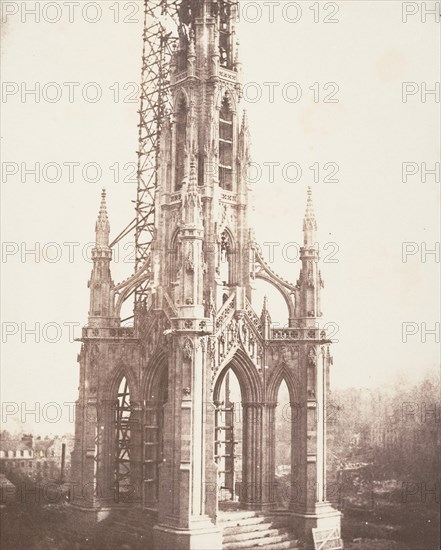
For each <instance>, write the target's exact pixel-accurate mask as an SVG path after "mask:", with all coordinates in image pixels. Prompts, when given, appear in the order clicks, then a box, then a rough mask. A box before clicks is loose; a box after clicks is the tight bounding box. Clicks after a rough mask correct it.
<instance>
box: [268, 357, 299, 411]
mask: <svg viewBox="0 0 441 550" xmlns="http://www.w3.org/2000/svg"><path fill="white" fill-rule="evenodd" d="M282 381H285V383H286V385H287V387H288V392H289V399H290V402H291V403H296V401H297V397H298V390H297V388H298V385H299V381H298V380H297V378H296V376H295V375H294V374H293V373H292V371H291V369H290V368H288V366H287V365H286V364H285V363H281V364H280V365H278V366H277V367H276V368H275V369H274V371H273V372H272V374H271V376H270V378H269V380H268V385H267V390H266V393H267V401H268V402H269V403H276V402H277V395H278V393H279V388H280V385H281V383H282Z"/></svg>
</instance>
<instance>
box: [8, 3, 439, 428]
mask: <svg viewBox="0 0 441 550" xmlns="http://www.w3.org/2000/svg"><path fill="white" fill-rule="evenodd" d="M7 3H8V2H3V4H7ZM288 3H289V2H287V1H281V2H274V3H273V4H275V5H274V22H271V20H270V14H271V10H270V9H269V8H268V7H265V6H263V4H261V3H260V4H259V5H261V6H263V7H262V17H261V19H260V21H258V22H254V23H253V22H252V21H253V20H255V19H256V17H257V15H256V14H257V12H256V5H257V3H256V2H245V0H243V1H242V4H243V5H244V4H247V6H248V7H247V8H244V7H243V8H242V12H243V13H242V16H243V17H242V22H241V24H240V25H239V38H240V44H241V61H242V63H243V69H244V78H243V81H244V83H251V84H248V85H247V87H246V94H245V98H244V101H243V103H242V105H243V107H245V108H246V109H247V111H248V117H249V121H250V126H251V135H252V156H253V161H254V162H255V163H257V164H258V165H259V166H260V170H261V176H260V178H259V179H258V181H256V183H255V186H254V187H255V215H254V223H255V229H256V237H257V240H258V242H259V243H260V244H261V245H262V247H263V251H264V253H265V254H266V255H267V256H268V253H269V245H265V244H264V243H270V242H276V243H280V246H277V247H276V248H275V255H274V263H273V267H274V268H275V270H276V271H278V272H279V273H280V274H281V275H283V276H284V277H286V278H289V279H290V280H292V281H294V282H295V281H296V279H297V277H298V272H299V269H300V266H299V263H298V262H297V263H292V262H289V261H287V260H286V258H284V257H283V255H282V253H281V251H282V249H283V247H284V246H285V245H286V244H287V243H290V242H297V243H299V242H301V239H302V233H301V228H302V217H303V212H304V208H305V201H306V187H307V185H308V184H311V185H312V187H313V194H314V203H315V210H316V216H317V221H318V225H319V235H318V237H319V241H320V242H321V245H322V247H324V246H327V248H325V249H324V250H323V253H322V257H325V256H328V260H331V259H334V260H337V261H336V263H330V262H329V261H328V262H326V263H324V264H322V266H321V271H322V275H323V278H324V279H325V283H326V287H325V289H324V291H323V294H322V300H323V306H322V310H323V313H324V316H325V320H326V321H328V322H331V323H334V324H336V325H338V334H336V336H335V338H337V339H338V343H336V344H335V345H334V346H333V354H334V366H333V371H332V378H331V383H332V385H333V386H335V387H347V386H360V387H362V386H363V387H364V386H368V387H373V386H377V385H384V384H389V383H393V382H394V381H395V380H396V379H397V378H402V379H403V378H404V379H408V380H409V381H411V382H412V381H417V380H419V379H420V378H421V376H422V375H423V374H424V373H425V372H426V370H427V369H435V368H437V366H438V365H439V343H437V342H436V341H435V336H434V335H433V334H427V337H426V342H422V337H421V335H422V331H424V327H422V323H426V328H427V329H428V330H431V329H434V328H435V322H436V321H437V320H438V319H439V284H438V280H439V255H438V258H437V261H435V260H436V259H435V256H434V255H426V256H424V250H433V249H434V248H435V246H436V245H435V243H436V242H438V247H439V240H440V238H439V201H440V194H439V182H438V183H436V182H435V177H434V176H433V175H430V174H428V175H427V181H426V182H425V183H424V182H422V181H421V175H420V174H421V171H419V172H418V173H417V174H416V175H413V176H409V178H408V181H407V183H403V182H402V163H404V162H407V163H411V162H412V163H417V164H415V165H412V167H415V166H417V167H418V169H419V170H421V169H420V164H421V163H422V162H425V163H426V167H427V169H431V168H432V169H433V167H434V164H435V162H436V161H438V162H439V156H440V128H439V105H440V104H439V95H438V99H437V102H435V98H434V96H433V95H426V96H424V94H423V99H424V101H422V99H421V90H422V89H423V90H424V89H427V90H430V89H434V86H435V82H437V81H438V82H439V80H440V73H439V67H440V59H439V52H440V35H439V26H438V25H436V24H435V23H434V18H433V16H432V17H430V16H429V15H428V16H427V21H426V22H422V21H421V14H420V13H417V14H416V15H413V16H409V17H408V21H407V23H403V22H402V3H401V2H398V1H381V2H380V1H375V2H374V1H370V2H363V1H350V0H348V1H343V2H339V3H336V6H337V7H338V8H339V10H338V13H335V14H332V13H331V12H328V13H326V12H323V8H321V10H322V11H320V12H319V13H318V14H317V11H313V10H312V9H310V8H311V7H314V6H313V3H312V2H297V6H300V7H301V8H302V12H301V16H300V12H298V11H296V8H295V6H294V7H292V8H291V11H289V10H286V9H285V16H286V17H285V20H284V18H283V13H284V12H283V9H282V8H283V6H286V5H287V4H288ZM9 4H14V3H13V2H11V3H9ZM20 4H21V3H17V4H16V5H17V6H18V9H19V13H17V14H14V15H11V16H10V17H9V18H8V21H7V23H6V25H4V26H3V29H2V34H3V36H2V80H3V90H2V92H3V94H4V92H5V91H8V92H10V93H11V95H8V96H5V95H3V100H2V101H3V103H2V104H1V108H2V161H3V166H2V168H3V174H2V198H3V201H2V206H3V209H2V241H3V243H4V244H3V255H2V262H3V263H2V271H3V281H2V282H3V285H2V288H3V293H2V321H3V325H2V329H3V353H2V400H3V401H6V402H17V403H22V402H23V403H26V404H27V407H28V409H32V408H35V407H34V404H35V403H36V402H39V403H40V407H41V408H43V407H44V406H45V405H47V404H48V403H51V402H56V403H58V404H60V407H62V410H63V417H62V419H61V420H60V421H59V422H56V423H54V424H52V425H51V424H50V423H44V422H42V423H41V424H39V425H38V426H37V427H36V428H35V430H36V431H37V432H43V433H44V432H45V431H49V432H53V433H60V432H63V431H65V430H70V431H71V430H73V424H70V423H69V422H68V415H67V411H68V407H69V406H68V405H66V406H64V405H63V403H71V402H73V401H74V400H75V399H76V397H77V386H78V364H77V363H76V355H77V353H78V351H79V347H80V344H79V343H76V342H71V341H70V340H71V338H70V336H71V334H70V332H69V326H68V324H70V323H76V325H75V326H76V329H75V333H74V336H75V337H78V336H80V328H79V327H80V325H83V324H85V322H86V320H87V311H88V289H87V280H88V277H89V274H90V270H91V263H90V262H88V261H87V260H85V259H84V257H83V256H87V250H88V243H90V242H91V241H92V240H93V238H94V224H95V219H96V216H97V213H98V206H99V198H100V197H99V195H100V190H101V188H102V187H103V186H104V187H106V188H107V191H108V209H109V217H110V222H111V230H112V235H113V236H115V235H116V234H118V233H119V232H120V230H121V229H123V228H124V227H125V226H126V225H127V224H128V223H129V222H130V221H131V220H132V218H133V216H134V210H133V203H132V200H133V199H134V198H135V191H136V184H135V183H134V181H133V177H132V178H130V175H131V170H130V169H131V167H132V166H133V163H135V162H136V153H135V152H136V149H137V123H138V115H137V109H138V104H137V101H135V102H124V101H123V98H125V97H126V98H127V97H128V96H129V97H130V96H131V97H135V98H136V97H137V93H136V90H135V93H133V91H134V87H133V85H132V84H127V83H138V82H139V79H140V60H141V48H142V40H141V32H142V21H141V19H142V17H141V10H139V11H138V12H137V13H135V8H136V7H137V6H141V3H140V2H120V13H119V19H120V22H119V23H118V22H115V21H114V19H115V17H116V16H117V15H118V14H117V12H116V8H115V3H114V2H103V1H102V2H98V3H97V4H98V5H99V7H100V8H101V17H100V20H99V21H97V22H96V23H90V22H87V21H86V20H85V16H86V17H89V18H94V17H95V12H94V11H93V10H92V9H90V11H88V12H86V14H85V16H83V14H82V11H81V9H80V8H81V7H83V6H84V5H85V4H86V3H85V2H80V4H81V6H80V8H77V10H78V11H75V13H74V21H73V22H72V23H70V22H69V12H68V9H67V7H66V6H64V7H62V8H60V10H61V11H60V12H59V13H60V14H61V16H60V21H58V22H54V23H50V22H48V21H47V20H45V19H50V18H52V19H54V18H55V17H56V13H55V11H47V12H45V11H44V6H43V5H44V4H45V2H42V3H41V5H40V8H39V9H40V22H39V23H35V21H34V19H33V16H31V15H29V14H28V15H26V14H24V13H23V12H22V11H21V6H20ZM28 4H29V2H28ZM31 4H33V2H32V3H31ZM59 4H60V5H62V4H63V3H61V2H60V3H59ZM291 4H292V5H294V4H295V3H293V2H291ZM331 4H333V3H331ZM415 5H417V4H415ZM418 6H419V4H418V5H417V7H418ZM112 7H113V8H112ZM12 9H13V8H11V11H12ZM52 9H53V8H52ZM48 10H49V8H48ZM326 15H328V16H329V17H330V18H332V19H338V20H339V22H338V23H323V17H324V16H326ZM317 16H318V17H319V19H320V21H321V22H318V23H315V22H314V17H317ZM124 17H126V18H129V19H131V20H135V21H136V20H137V22H134V23H124V22H123V18H124ZM297 17H299V20H298V21H297V22H289V21H287V20H286V18H288V19H291V21H293V20H294V19H296V18H297ZM66 82H76V83H79V85H78V86H76V85H75V86H73V85H71V90H73V94H74V98H73V102H72V103H70V102H69V87H68V86H67V85H63V83H66ZM270 82H273V83H279V84H280V85H276V84H274V85H273V90H274V97H273V98H272V97H270V85H269V84H265V83H270ZM403 82H410V83H416V84H411V85H409V86H410V88H409V89H411V87H412V86H413V87H414V88H413V90H418V93H416V94H414V95H409V96H408V99H407V102H406V103H404V102H403V101H402V83H403ZM6 83H9V84H8V86H7V87H6ZM35 83H40V84H39V86H40V90H41V93H40V94H39V99H40V101H39V102H36V101H35V98H34V97H33V96H32V95H31V94H28V95H25V97H24V101H22V100H21V94H22V93H24V92H26V91H27V90H28V91H29V90H30V89H31V88H34V87H35ZM48 83H56V85H55V86H54V85H51V86H47V84H48ZM89 83H95V84H92V85H90V84H89ZM253 83H254V84H253ZM255 83H257V85H256V84H255ZM292 83H296V86H294V85H292ZM315 83H318V84H315ZM330 83H333V84H330ZM424 83H425V84H424ZM45 85H46V87H45ZM336 86H338V91H337V92H336V94H335V95H334V96H332V97H333V98H337V99H338V103H324V102H323V98H324V97H327V96H328V94H330V93H331V92H334V91H335V90H336V89H337V87H336ZM415 86H416V88H415ZM438 86H439V84H438ZM310 87H312V88H313V89H312V90H311V89H310ZM424 87H425V88H424ZM257 88H259V89H260V90H261V97H260V98H259V99H258V100H257V101H255V97H256V90H257ZM299 88H300V89H301V90H302V96H301V99H300V100H299V101H297V102H295V103H294V102H293V101H292V98H293V97H294V95H295V90H296V89H297V90H298V89H299ZM96 89H99V90H100V91H101V93H102V97H101V99H100V100H99V101H98V102H95V103H90V102H88V101H86V100H85V99H84V98H83V93H85V94H86V95H87V93H90V95H89V96H87V97H89V98H92V99H93V97H94V91H95V90H96ZM283 89H285V93H283V92H282V90H283ZM43 90H44V92H43ZM57 90H61V97H60V98H58V99H57V98H56V93H57ZM118 91H119V92H120V97H119V98H117V97H116V94H117V92H118ZM317 91H318V92H319V96H318V98H317V97H315V96H314V93H317ZM54 94H55V95H54ZM438 94H439V91H438ZM51 98H55V100H54V102H53V103H51V102H49V101H48V99H51ZM314 98H316V99H318V101H319V102H318V103H315V102H314ZM36 162H38V163H40V182H36V181H35V177H34V176H32V175H29V174H28V175H27V176H24V175H23V174H24V171H25V169H26V168H28V169H29V168H31V167H32V166H33V165H34V164H35V163H36ZM5 163H16V165H14V164H9V165H7V168H6V167H5ZM22 163H23V164H22ZM48 163H57V164H58V165H60V166H61V167H62V171H61V175H60V179H59V181H57V182H48V181H44V180H45V178H51V177H52V178H55V179H57V176H56V172H55V171H54V168H53V167H51V165H48ZM63 163H65V164H64V166H63ZM66 163H80V166H79V167H76V168H75V174H74V178H73V181H72V182H70V181H69V170H68V165H66ZM87 163H98V164H99V165H100V166H101V169H102V176H101V178H100V179H99V181H97V182H96V183H91V182H88V181H86V180H85V178H84V177H83V175H82V170H83V168H84V166H85V165H86V164H87ZM127 163H130V164H129V165H128V166H126V164H127ZM264 163H266V164H264ZM268 163H278V165H277V166H276V167H275V168H274V181H271V179H270V172H269V168H268ZM289 163H297V164H298V165H300V166H301V168H302V177H301V179H300V181H298V182H294V181H293V179H294V171H293V169H292V168H287V169H285V170H283V169H282V167H284V166H286V165H287V164H289ZM315 163H318V165H319V166H320V178H321V181H320V182H319V183H316V182H314V173H313V171H312V170H310V169H309V167H310V166H312V165H314V164H315ZM326 163H333V164H330V165H328V166H327V168H328V171H326V170H325V171H323V167H324V165H325V164H326ZM334 165H337V166H338V173H337V174H336V175H335V176H334V179H337V180H338V181H337V182H335V181H334V182H323V176H326V175H330V167H332V166H334ZM14 166H17V170H18V173H17V174H15V175H8V174H7V173H5V170H8V169H10V170H14ZM409 166H410V165H409ZM110 167H113V168H110ZM117 167H119V175H118V170H117ZM438 169H439V168H438ZM94 175H95V174H94V170H93V168H90V171H89V172H86V179H87V178H88V179H93V177H94ZM22 176H23V177H24V179H25V181H24V182H22V181H21V179H22ZM115 178H116V180H117V181H116V182H115ZM124 178H127V179H128V180H129V181H126V182H124V181H123V179H124ZM287 180H288V181H287ZM289 180H291V181H289ZM438 181H439V180H438ZM406 242H409V243H416V244H414V245H408V248H409V250H411V251H413V252H415V254H413V255H409V257H408V259H407V262H403V261H402V247H403V243H406ZM6 243H9V244H6ZM14 243H15V244H14ZM35 243H39V245H37V246H39V247H40V254H39V257H38V260H39V261H36V260H35V257H32V255H28V256H25V257H24V258H22V257H21V256H22V254H23V253H24V252H25V251H26V249H28V250H29V249H33V248H35V246H36V245H35ZM48 243H55V244H52V245H48ZM63 243H78V244H77V245H75V244H72V245H66V244H63ZM122 246H123V245H121V249H120V251H119V252H120V254H119V261H117V262H116V263H115V265H114V268H113V275H114V279H115V282H119V281H120V280H121V279H123V278H125V277H127V276H129V275H130V274H131V272H132V269H133V263H131V261H130V258H131V251H132V250H131V247H130V246H128V248H126V249H125V250H123V248H122ZM5 247H6V248H5ZM26 247H27V248H26ZM69 250H70V251H71V254H70V256H69ZM83 250H85V251H86V253H85V254H82V251H83ZM438 250H439V248H438ZM334 251H337V252H336V253H335V255H333V256H331V253H332V252H334ZM422 251H423V258H422V255H421V252H422ZM5 252H9V253H10V254H9V255H5ZM43 253H47V254H48V255H49V259H50V260H53V259H54V258H56V257H57V255H58V256H59V258H58V261H55V260H54V261H48V258H47V257H46V258H44V257H43ZM289 253H290V254H291V253H292V249H290V251H289ZM438 254H439V252H438ZM124 259H126V260H127V261H124ZM422 259H423V260H425V261H422ZM22 260H25V261H22ZM263 292H265V293H267V294H268V296H269V299H270V304H271V303H272V304H273V320H276V321H280V322H283V316H284V315H285V313H284V311H283V307H281V306H280V304H281V300H280V298H279V297H277V296H273V295H274V292H273V291H272V289H271V288H270V289H269V290H266V289H265V290H264V291H263V290H261V289H260V286H259V291H256V310H257V311H258V312H260V307H261V299H262V295H263ZM403 322H408V323H414V325H412V327H413V328H414V329H415V331H416V330H418V332H417V333H416V334H415V335H413V336H409V337H408V341H407V342H406V343H403V342H402V323H403ZM14 323H15V324H14ZM36 323H39V326H40V331H39V334H40V342H38V343H36V342H35V336H32V335H29V334H28V335H27V336H26V337H25V336H24V329H32V327H34V326H35V324H36ZM48 323H49V325H47V324H48ZM55 323H57V324H58V325H59V329H58V331H57V329H56V328H54V327H55V325H54V324H55ZM15 329H17V333H16V334H9V335H8V334H5V331H6V332H7V331H10V332H15ZM438 331H439V328H438ZM438 334H439V333H438ZM438 338H439V337H438ZM23 339H24V340H25V341H22V340H23ZM50 339H53V340H58V341H56V342H53V343H51V342H49V341H48V340H50ZM54 411H55V412H54ZM46 412H47V414H46V416H47V417H51V415H52V416H56V409H54V408H53V409H52V411H49V409H48V407H46ZM15 418H17V416H15ZM27 420H28V422H32V416H28V417H27Z"/></svg>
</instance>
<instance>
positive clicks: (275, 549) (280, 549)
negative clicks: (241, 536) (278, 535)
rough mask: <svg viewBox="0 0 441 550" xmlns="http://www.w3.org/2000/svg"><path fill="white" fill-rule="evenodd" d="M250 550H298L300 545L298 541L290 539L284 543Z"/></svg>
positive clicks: (265, 545)
mask: <svg viewBox="0 0 441 550" xmlns="http://www.w3.org/2000/svg"><path fill="white" fill-rule="evenodd" d="M252 548H255V549H256V550H257V549H259V550H288V549H289V550H300V544H299V541H298V540H295V539H291V540H286V541H284V542H275V543H272V544H271V543H270V544H264V545H263V546H253V547H252Z"/></svg>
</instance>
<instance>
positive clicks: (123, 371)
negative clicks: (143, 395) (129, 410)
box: [104, 361, 140, 402]
mask: <svg viewBox="0 0 441 550" xmlns="http://www.w3.org/2000/svg"><path fill="white" fill-rule="evenodd" d="M124 377H125V378H126V379H127V383H128V386H129V388H130V394H131V399H132V401H139V399H140V395H139V385H138V382H137V379H136V376H135V373H134V372H133V369H132V368H131V367H130V366H128V365H126V364H125V363H124V362H123V361H120V363H119V364H118V366H117V367H116V368H115V369H114V370H113V372H112V373H111V375H110V377H109V380H108V383H107V385H106V387H105V391H104V396H105V399H106V400H108V401H111V402H113V401H114V399H115V396H116V394H117V392H118V389H119V387H120V384H121V380H122V379H123V378H124Z"/></svg>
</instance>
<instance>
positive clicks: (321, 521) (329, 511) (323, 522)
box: [292, 502, 341, 549]
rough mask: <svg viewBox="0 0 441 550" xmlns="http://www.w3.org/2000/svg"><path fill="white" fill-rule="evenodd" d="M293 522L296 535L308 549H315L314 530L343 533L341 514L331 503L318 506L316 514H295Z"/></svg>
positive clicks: (293, 514)
mask: <svg viewBox="0 0 441 550" xmlns="http://www.w3.org/2000/svg"><path fill="white" fill-rule="evenodd" d="M292 521H293V527H294V533H295V534H296V535H297V536H298V537H299V538H301V539H302V540H303V541H304V542H305V544H306V549H310V548H311V549H313V548H314V543H313V538H312V529H313V528H317V529H334V528H336V527H337V528H338V529H339V530H340V533H341V512H339V511H338V510H336V509H335V508H333V507H332V506H331V505H330V504H329V503H327V502H324V503H323V504H318V505H317V507H316V510H315V512H314V513H303V512H293V513H292Z"/></svg>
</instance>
